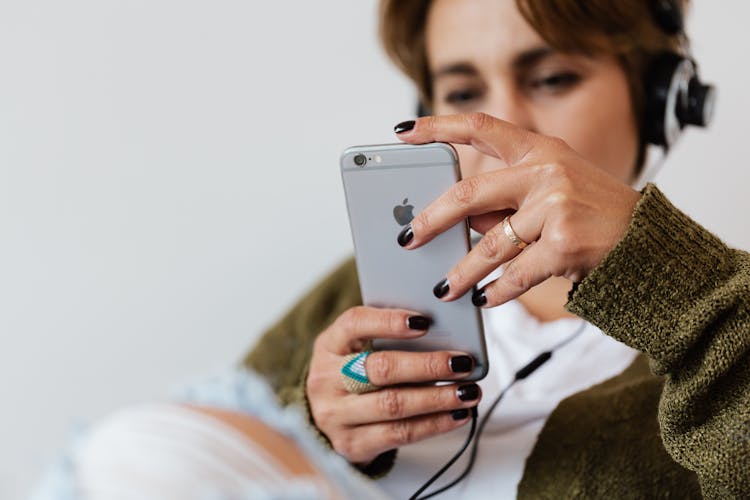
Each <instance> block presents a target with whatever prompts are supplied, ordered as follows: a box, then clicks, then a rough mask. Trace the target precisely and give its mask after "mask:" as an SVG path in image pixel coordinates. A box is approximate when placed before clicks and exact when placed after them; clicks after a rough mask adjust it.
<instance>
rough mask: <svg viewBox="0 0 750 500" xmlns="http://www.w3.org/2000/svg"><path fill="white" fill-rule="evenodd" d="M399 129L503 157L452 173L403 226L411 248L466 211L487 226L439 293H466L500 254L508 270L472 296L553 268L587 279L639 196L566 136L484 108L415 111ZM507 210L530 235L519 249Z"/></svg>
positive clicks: (480, 297)
mask: <svg viewBox="0 0 750 500" xmlns="http://www.w3.org/2000/svg"><path fill="white" fill-rule="evenodd" d="M402 125H403V124H402ZM402 125H399V126H397V129H399V128H402V129H403V126H402ZM398 137H399V138H400V139H401V140H403V141H405V142H408V143H411V144H421V143H427V142H433V141H442V142H449V143H456V144H469V145H471V146H473V147H474V148H476V149H477V150H479V151H480V152H482V153H484V154H486V155H490V156H493V157H495V158H498V159H499V160H501V162H502V163H503V165H504V168H500V169H498V170H495V171H492V172H488V173H485V174H481V175H477V176H474V177H469V178H467V179H464V180H462V181H460V182H458V183H456V184H455V185H454V186H453V187H452V188H451V189H450V190H448V191H447V192H446V193H444V194H443V195H442V196H440V198H438V199H437V200H435V201H434V202H433V203H431V204H430V205H429V206H428V207H427V208H425V209H424V210H423V211H422V212H420V213H419V214H418V215H417V216H416V217H415V218H414V220H412V222H411V225H410V227H411V233H412V235H411V236H409V235H408V229H406V230H405V231H404V232H402V234H401V235H399V242H400V243H405V242H406V240H409V241H408V242H407V243H406V245H405V247H406V248H408V249H414V248H417V247H420V246H422V245H424V244H425V243H427V242H428V241H430V240H431V239H432V238H434V237H435V236H437V235H438V234H440V233H442V232H443V231H445V230H446V229H448V228H450V227H452V226H453V225H455V224H456V223H458V222H459V221H461V220H464V219H465V218H467V217H469V218H470V223H471V226H472V227H473V228H474V229H476V230H477V231H479V232H481V233H483V234H484V237H483V238H482V239H481V241H480V242H479V244H478V245H477V246H476V247H475V248H473V249H472V250H471V252H469V254H468V255H467V256H466V257H465V258H464V259H462V260H461V262H459V263H458V264H457V265H456V266H455V267H454V268H453V269H451V270H450V271H449V272H448V274H447V275H446V279H447V284H443V286H442V290H441V292H442V294H441V293H440V292H438V291H437V290H436V295H440V298H442V299H443V300H454V299H456V298H458V297H461V296H462V295H463V294H465V293H466V292H467V291H468V290H470V289H471V287H472V286H474V285H476V284H477V283H478V282H479V281H481V280H482V279H483V278H485V277H486V276H487V275H488V274H489V273H490V272H492V271H493V270H495V269H497V268H498V267H500V266H501V265H503V264H507V266H506V267H505V269H504V274H503V275H502V277H500V278H499V279H497V280H496V281H494V282H493V283H490V284H489V285H487V286H486V287H484V289H481V290H477V292H476V293H475V294H474V296H473V301H474V303H475V304H476V305H481V306H488V307H489V306H495V305H499V304H503V303H504V302H507V301H509V300H511V299H513V298H516V297H518V296H519V295H521V294H523V293H524V292H526V291H527V290H528V289H530V288H531V287H533V286H535V285H537V284H539V283H541V282H542V281H544V280H546V279H547V278H549V277H552V276H564V277H566V278H568V279H570V280H572V281H574V282H579V281H581V280H582V279H583V278H584V277H585V276H586V275H587V274H588V273H589V272H591V270H592V269H593V268H594V267H596V266H597V265H598V264H599V263H600V262H601V261H602V259H604V257H605V256H606V255H607V254H608V253H609V252H610V251H611V250H612V249H613V248H614V247H615V245H616V244H617V242H618V241H620V239H622V237H623V236H624V234H625V231H626V229H627V227H628V224H629V223H630V219H631V216H632V213H633V209H634V208H635V205H636V203H637V202H638V200H639V198H640V193H638V192H637V191H635V190H634V189H632V188H631V187H630V186H628V185H627V184H624V183H623V182H621V181H619V180H618V179H616V178H614V177H612V176H611V175H609V174H608V173H607V172H605V171H603V170H602V169H600V168H597V167H596V166H594V165H592V164H591V163H589V162H588V161H586V160H585V159H583V158H582V157H581V156H580V155H578V154H577V153H576V152H575V151H573V149H571V148H570V147H569V146H568V145H567V144H566V143H565V142H563V141H562V140H560V139H556V138H552V137H546V136H542V135H539V134H535V133H532V132H529V131H527V130H523V129H521V128H519V127H516V126H514V125H512V124H510V123H508V122H505V121H502V120H499V119H497V118H494V117H492V116H489V115H486V114H483V113H470V114H460V115H450V116H430V117H425V118H419V119H417V120H416V121H415V123H414V126H413V128H411V129H409V130H406V131H404V132H401V133H399V134H398ZM511 214H512V217H511V219H510V220H511V222H512V228H513V230H514V231H515V233H516V235H517V236H518V237H519V238H521V240H523V241H524V242H527V243H531V244H530V245H529V246H528V247H526V248H525V249H523V250H521V249H519V248H518V247H516V246H515V245H514V244H513V243H512V242H511V240H510V238H509V237H508V236H507V235H506V234H505V232H504V230H503V226H502V224H499V222H500V221H502V219H503V218H505V216H507V215H511ZM407 227H408V226H407ZM532 242H533V243H532ZM441 283H442V282H439V284H441ZM438 288H440V287H438ZM446 288H447V291H446Z"/></svg>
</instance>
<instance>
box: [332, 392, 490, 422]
mask: <svg viewBox="0 0 750 500" xmlns="http://www.w3.org/2000/svg"><path fill="white" fill-rule="evenodd" d="M481 398H482V391H481V389H480V388H479V386H478V385H477V384H475V383H473V382H470V383H466V384H450V385H441V386H434V385H430V386H421V387H391V388H387V389H381V390H379V391H375V392H370V393H367V394H352V395H351V396H348V397H346V398H344V400H343V401H341V400H340V401H339V402H338V403H337V404H340V405H343V406H344V409H345V410H344V411H343V412H342V413H345V414H346V415H347V416H348V417H349V418H350V421H349V425H352V424H356V425H361V424H369V423H373V422H385V421H391V420H401V419H404V418H411V417H416V416H419V415H429V414H432V413H438V412H445V411H451V410H456V409H459V408H471V407H472V406H476V405H477V404H478V403H479V401H480V400H481Z"/></svg>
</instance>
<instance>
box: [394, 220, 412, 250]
mask: <svg viewBox="0 0 750 500" xmlns="http://www.w3.org/2000/svg"><path fill="white" fill-rule="evenodd" d="M412 238H414V231H412V230H411V224H408V225H407V226H406V227H404V228H403V229H402V230H401V232H400V233H398V237H397V238H396V241H398V244H399V245H401V246H402V247H405V246H406V245H408V244H409V242H410V241H411V239H412Z"/></svg>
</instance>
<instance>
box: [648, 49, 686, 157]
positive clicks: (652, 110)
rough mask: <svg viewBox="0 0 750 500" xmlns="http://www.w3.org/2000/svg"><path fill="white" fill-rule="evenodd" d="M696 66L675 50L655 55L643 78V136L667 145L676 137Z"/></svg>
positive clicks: (650, 142)
mask: <svg viewBox="0 0 750 500" xmlns="http://www.w3.org/2000/svg"><path fill="white" fill-rule="evenodd" d="M694 76H695V70H694V67H693V65H692V62H690V60H688V59H685V58H684V57H682V56H680V55H678V54H675V53H666V54H663V55H661V56H658V57H657V58H656V59H655V60H654V61H653V63H652V65H651V69H650V71H649V72H648V76H647V78H646V110H645V116H644V121H643V124H644V127H643V129H644V130H643V140H644V141H645V142H646V143H648V144H654V145H656V146H662V147H664V148H666V149H668V148H669V147H670V146H671V145H672V144H674V142H675V141H676V140H677V137H678V136H679V134H680V132H681V131H682V124H681V122H680V119H679V117H678V116H677V109H678V106H679V102H678V100H679V99H683V98H684V94H685V93H686V92H687V87H688V85H689V83H690V79H691V78H693V77H694Z"/></svg>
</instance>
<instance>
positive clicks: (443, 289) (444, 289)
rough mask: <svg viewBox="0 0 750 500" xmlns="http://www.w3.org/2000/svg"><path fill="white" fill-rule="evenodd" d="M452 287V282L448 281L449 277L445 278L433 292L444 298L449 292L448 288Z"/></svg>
mask: <svg viewBox="0 0 750 500" xmlns="http://www.w3.org/2000/svg"><path fill="white" fill-rule="evenodd" d="M450 288H451V287H450V284H449V283H448V278H443V279H442V280H440V281H439V282H438V284H437V285H435V287H434V288H433V289H432V293H434V294H435V297H437V298H439V299H442V298H443V297H445V295H446V294H447V293H448V290H450Z"/></svg>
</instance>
